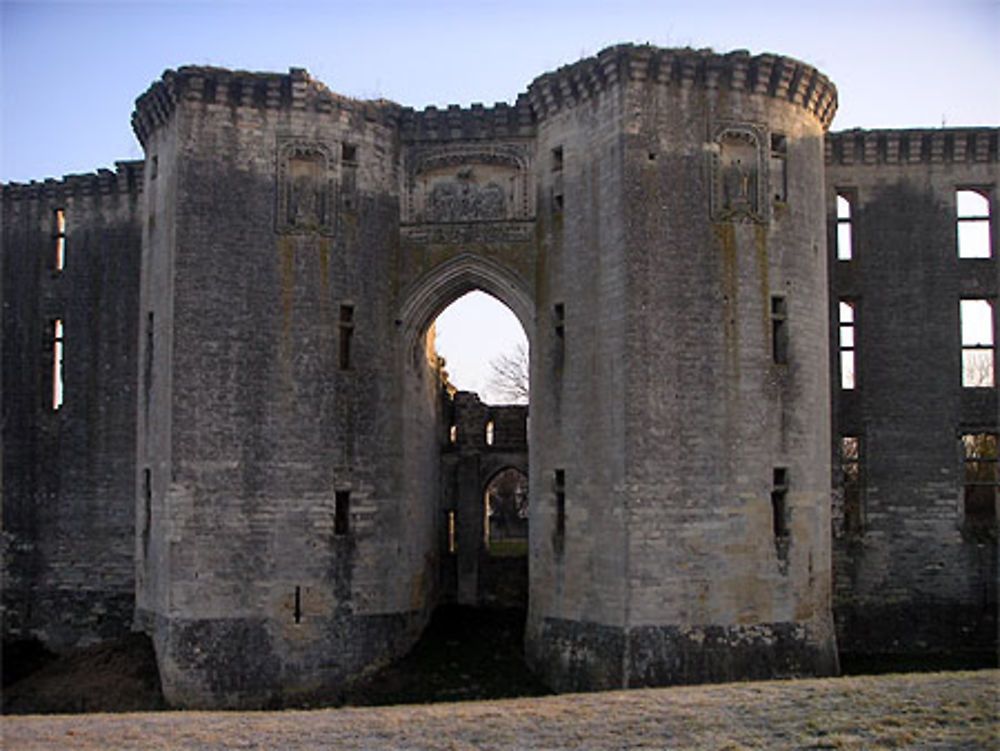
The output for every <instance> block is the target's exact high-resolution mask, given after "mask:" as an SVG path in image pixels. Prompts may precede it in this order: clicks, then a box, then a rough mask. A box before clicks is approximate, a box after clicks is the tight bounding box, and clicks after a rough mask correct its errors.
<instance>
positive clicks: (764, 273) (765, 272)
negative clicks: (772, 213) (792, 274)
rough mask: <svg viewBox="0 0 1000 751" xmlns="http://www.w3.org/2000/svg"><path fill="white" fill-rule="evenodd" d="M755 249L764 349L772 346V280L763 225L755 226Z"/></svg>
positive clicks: (765, 231)
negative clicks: (762, 315)
mask: <svg viewBox="0 0 1000 751" xmlns="http://www.w3.org/2000/svg"><path fill="white" fill-rule="evenodd" d="M753 232H754V236H753V239H754V248H755V249H756V251H757V271H758V273H759V274H760V297H761V305H762V307H763V309H764V340H765V341H764V347H765V349H766V348H768V347H769V346H770V337H771V278H770V265H769V263H768V260H769V259H768V254H767V228H766V227H765V226H764V225H763V224H755V225H754V228H753Z"/></svg>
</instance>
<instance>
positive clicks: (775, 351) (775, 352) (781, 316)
mask: <svg viewBox="0 0 1000 751" xmlns="http://www.w3.org/2000/svg"><path fill="white" fill-rule="evenodd" d="M771 359H772V360H773V361H774V363H775V364H776V365H787V364H788V306H787V303H786V301H785V298H784V297H781V296H778V295H775V296H774V297H772V298H771Z"/></svg>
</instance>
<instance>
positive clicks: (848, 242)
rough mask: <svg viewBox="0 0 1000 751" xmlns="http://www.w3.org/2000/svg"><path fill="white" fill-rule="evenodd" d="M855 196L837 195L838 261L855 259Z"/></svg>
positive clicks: (847, 194) (848, 194)
mask: <svg viewBox="0 0 1000 751" xmlns="http://www.w3.org/2000/svg"><path fill="white" fill-rule="evenodd" d="M853 215H854V196H853V195H852V194H850V193H839V192H838V193H837V260H838V261H850V260H851V259H853V258H854V225H853V221H854V217H853Z"/></svg>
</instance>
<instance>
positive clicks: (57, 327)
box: [51, 318, 64, 411]
mask: <svg viewBox="0 0 1000 751" xmlns="http://www.w3.org/2000/svg"><path fill="white" fill-rule="evenodd" d="M51 331H52V409H53V411H55V410H58V409H61V408H62V405H63V397H64V383H63V375H64V364H63V346H64V336H63V322H62V319H61V318H56V319H55V320H54V321H52V329H51Z"/></svg>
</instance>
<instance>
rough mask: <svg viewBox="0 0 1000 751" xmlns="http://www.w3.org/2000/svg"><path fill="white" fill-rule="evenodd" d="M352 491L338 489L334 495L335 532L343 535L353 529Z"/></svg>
mask: <svg viewBox="0 0 1000 751" xmlns="http://www.w3.org/2000/svg"><path fill="white" fill-rule="evenodd" d="M350 527H351V492H350V491H349V490H338V491H337V492H336V494H335V495H334V504H333V534H335V535H337V536H343V535H346V534H348V533H349V532H350V531H351V529H350Z"/></svg>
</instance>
